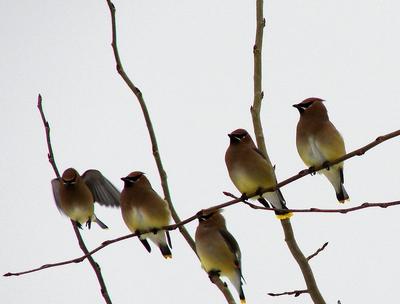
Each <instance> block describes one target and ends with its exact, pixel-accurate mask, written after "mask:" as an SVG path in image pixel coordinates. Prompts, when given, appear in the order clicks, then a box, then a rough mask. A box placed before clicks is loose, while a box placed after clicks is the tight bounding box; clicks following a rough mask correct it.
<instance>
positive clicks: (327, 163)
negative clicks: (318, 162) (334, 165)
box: [322, 161, 330, 171]
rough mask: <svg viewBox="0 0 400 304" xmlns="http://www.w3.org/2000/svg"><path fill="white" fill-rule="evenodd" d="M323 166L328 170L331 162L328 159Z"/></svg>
mask: <svg viewBox="0 0 400 304" xmlns="http://www.w3.org/2000/svg"><path fill="white" fill-rule="evenodd" d="M322 167H324V168H325V169H326V170H328V171H329V170H330V167H329V162H328V161H324V162H323V163H322Z"/></svg>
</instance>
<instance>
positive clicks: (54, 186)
mask: <svg viewBox="0 0 400 304" xmlns="http://www.w3.org/2000/svg"><path fill="white" fill-rule="evenodd" d="M51 187H52V189H53V196H54V201H55V203H56V206H57V209H58V211H60V212H61V213H63V212H62V209H61V198H60V180H59V179H58V178H55V179H52V180H51Z"/></svg>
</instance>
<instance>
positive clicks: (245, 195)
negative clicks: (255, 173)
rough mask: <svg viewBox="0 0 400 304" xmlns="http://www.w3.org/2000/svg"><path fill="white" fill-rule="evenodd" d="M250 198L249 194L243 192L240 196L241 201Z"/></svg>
mask: <svg viewBox="0 0 400 304" xmlns="http://www.w3.org/2000/svg"><path fill="white" fill-rule="evenodd" d="M248 199H249V198H248V197H247V194H246V193H243V194H242V195H241V196H240V200H241V201H247V200H248Z"/></svg>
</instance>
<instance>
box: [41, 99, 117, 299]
mask: <svg viewBox="0 0 400 304" xmlns="http://www.w3.org/2000/svg"><path fill="white" fill-rule="evenodd" d="M37 107H38V109H39V112H40V117H41V118H42V122H43V125H44V128H45V131H46V141H47V148H48V151H49V152H48V154H47V158H48V159H49V162H50V164H51V166H52V167H53V170H54V173H55V174H56V176H57V178H60V172H59V171H58V168H57V165H56V162H55V160H54V154H53V148H52V145H51V139H50V124H49V122H48V121H47V120H46V116H45V114H44V111H43V106H42V96H41V95H40V94H39V95H38V103H37ZM71 224H72V227H73V229H74V232H75V235H76V238H77V239H78V243H79V247H80V248H81V250H82V251H83V253H84V254H85V255H88V254H89V250H88V249H87V247H86V245H85V242H84V241H83V239H82V236H81V233H80V231H79V229H78V227H77V226H76V224H75V223H74V222H73V221H72V220H71ZM87 258H88V260H89V263H90V265H91V266H92V268H93V270H94V272H95V273H96V277H97V281H98V282H99V285H100V291H101V295H102V296H103V298H104V301H105V302H106V303H107V304H112V302H111V298H110V296H109V294H108V291H107V286H106V283H105V282H104V278H103V275H102V274H101V269H100V266H99V264H97V263H96V261H95V260H94V259H93V257H92V256H91V255H88V256H87Z"/></svg>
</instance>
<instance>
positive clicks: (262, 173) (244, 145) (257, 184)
mask: <svg viewBox="0 0 400 304" xmlns="http://www.w3.org/2000/svg"><path fill="white" fill-rule="evenodd" d="M228 136H229V138H230V145H229V147H228V149H227V150H226V153H225V163H226V167H227V168H228V173H229V176H230V178H231V180H232V182H233V183H234V184H235V186H236V188H237V189H238V190H239V191H240V192H241V193H242V194H243V195H245V196H247V195H254V194H261V196H260V197H259V198H258V201H259V202H260V203H262V204H263V205H264V206H265V207H269V205H268V203H267V201H268V202H269V203H270V204H271V205H272V206H273V207H274V208H275V209H287V207H286V202H285V199H284V198H283V195H282V192H281V191H280V190H279V189H277V190H275V191H271V192H266V193H264V194H262V192H263V191H264V189H267V188H269V187H273V186H275V185H276V184H277V181H276V176H275V171H274V167H273V166H272V165H271V163H270V162H269V161H268V160H267V159H266V158H265V156H264V155H263V154H262V152H261V151H260V150H259V149H258V148H257V147H256V145H255V144H254V142H253V140H252V139H251V137H250V135H249V133H247V131H246V130H244V129H237V130H235V131H233V132H232V133H230V134H228ZM264 198H265V199H266V200H267V201H265V199H264ZM275 213H276V215H277V218H278V219H280V220H283V219H287V218H290V217H291V216H292V213H291V212H288V211H282V210H279V211H278V210H277V211H275Z"/></svg>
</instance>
